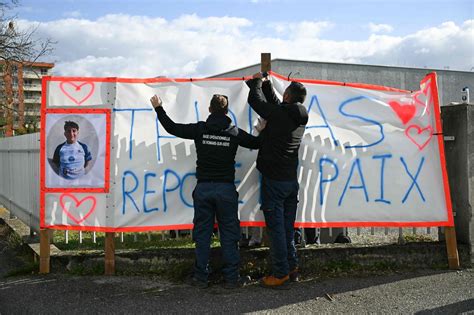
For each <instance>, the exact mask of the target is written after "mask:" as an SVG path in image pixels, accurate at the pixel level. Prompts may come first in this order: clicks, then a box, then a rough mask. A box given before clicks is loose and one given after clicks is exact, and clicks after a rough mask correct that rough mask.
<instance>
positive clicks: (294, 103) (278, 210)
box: [247, 73, 308, 288]
mask: <svg viewBox="0 0 474 315" xmlns="http://www.w3.org/2000/svg"><path fill="white" fill-rule="evenodd" d="M263 79H264V78H263V76H262V74H261V73H257V74H255V75H254V76H253V78H252V79H251V80H248V81H247V85H248V86H249V88H250V91H249V96H248V103H249V104H250V106H251V107H252V109H253V110H254V111H255V112H256V113H257V114H258V115H260V116H261V117H262V118H263V119H265V120H266V121H267V125H266V127H265V130H264V131H263V133H262V146H261V148H260V150H259V152H258V157H257V169H258V170H259V171H260V172H261V173H262V187H261V200H262V203H261V206H260V209H261V210H263V214H264V217H265V223H266V226H267V232H268V236H269V239H270V249H271V251H270V252H271V258H272V274H271V275H269V276H267V277H264V278H263V279H262V281H261V284H262V285H263V286H265V287H271V288H283V287H285V286H286V284H287V283H288V281H290V280H292V281H297V280H298V278H299V272H298V259H297V256H296V248H295V242H294V223H295V219H296V210H297V204H298V190H299V185H298V180H297V166H298V151H299V147H300V144H301V140H302V138H303V134H304V132H305V125H306V124H307V123H308V111H307V110H306V108H305V107H304V106H303V105H302V104H303V102H304V101H305V98H306V88H305V87H304V85H303V84H301V83H299V82H291V84H290V85H289V86H288V87H287V88H286V90H285V92H284V94H283V102H280V100H279V99H278V97H277V96H276V94H275V92H274V90H273V87H272V85H271V82H270V81H269V80H265V81H264V80H263Z"/></svg>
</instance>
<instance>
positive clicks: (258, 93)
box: [246, 74, 280, 119]
mask: <svg viewBox="0 0 474 315" xmlns="http://www.w3.org/2000/svg"><path fill="white" fill-rule="evenodd" d="M246 83H247V85H248V87H249V88H250V91H249V97H248V103H249V105H250V107H252V109H253V110H254V111H255V112H256V113H257V114H259V115H260V116H261V117H263V118H264V119H268V117H270V115H271V114H272V112H273V111H274V110H275V109H276V108H278V104H280V101H279V100H278V102H277V103H273V102H272V101H274V100H272V99H271V100H268V99H267V98H265V95H264V93H263V90H262V83H263V82H262V79H261V74H260V76H259V75H258V74H254V76H253V79H251V80H248V81H247V82H246ZM275 97H276V96H275Z"/></svg>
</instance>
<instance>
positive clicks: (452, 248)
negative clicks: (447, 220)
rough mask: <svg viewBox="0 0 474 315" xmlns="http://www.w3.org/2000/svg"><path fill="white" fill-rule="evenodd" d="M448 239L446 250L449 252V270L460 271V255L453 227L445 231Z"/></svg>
mask: <svg viewBox="0 0 474 315" xmlns="http://www.w3.org/2000/svg"><path fill="white" fill-rule="evenodd" d="M444 235H445V238H446V250H447V252H448V265H449V269H459V254H458V245H457V241H456V230H455V229H454V227H453V226H450V227H446V228H445V229H444Z"/></svg>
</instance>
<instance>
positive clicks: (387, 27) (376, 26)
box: [369, 23, 393, 33]
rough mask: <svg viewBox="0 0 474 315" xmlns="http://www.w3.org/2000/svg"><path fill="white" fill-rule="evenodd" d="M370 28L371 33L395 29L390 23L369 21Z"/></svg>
mask: <svg viewBox="0 0 474 315" xmlns="http://www.w3.org/2000/svg"><path fill="white" fill-rule="evenodd" d="M369 29H370V32H371V33H390V32H392V31H393V27H392V26H391V25H388V24H374V23H369Z"/></svg>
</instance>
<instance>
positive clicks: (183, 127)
mask: <svg viewBox="0 0 474 315" xmlns="http://www.w3.org/2000/svg"><path fill="white" fill-rule="evenodd" d="M150 101H151V104H152V105H153V107H154V108H155V112H156V115H157V116H158V120H159V121H160V123H161V125H162V126H163V128H165V130H166V131H167V132H168V133H169V134H172V135H173V136H176V137H179V138H184V139H191V140H194V139H195V138H196V131H197V124H177V123H175V122H174V121H173V120H171V118H169V117H168V115H167V114H166V112H165V110H164V109H163V106H162V102H161V99H160V98H159V97H158V96H156V95H154V96H153V97H152V98H151V99H150Z"/></svg>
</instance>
